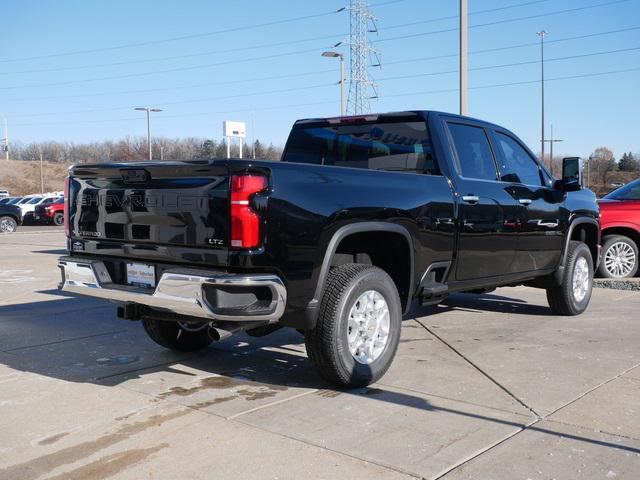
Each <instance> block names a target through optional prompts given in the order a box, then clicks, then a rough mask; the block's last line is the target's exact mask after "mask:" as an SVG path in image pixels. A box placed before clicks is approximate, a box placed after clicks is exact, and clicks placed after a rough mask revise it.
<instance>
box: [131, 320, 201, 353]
mask: <svg viewBox="0 0 640 480" xmlns="http://www.w3.org/2000/svg"><path fill="white" fill-rule="evenodd" d="M142 326H143V327H144V330H145V332H147V335H149V337H150V338H151V340H153V341H154V342H156V343H157V344H158V345H161V346H163V347H165V348H169V349H171V350H177V351H179V352H195V351H197V350H202V349H203V348H205V347H208V346H209V345H210V344H211V342H213V339H212V338H211V336H210V335H209V325H208V324H207V323H184V322H175V321H167V320H157V319H154V318H148V317H147V318H145V319H144V320H142Z"/></svg>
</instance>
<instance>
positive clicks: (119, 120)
mask: <svg viewBox="0 0 640 480" xmlns="http://www.w3.org/2000/svg"><path fill="white" fill-rule="evenodd" d="M637 71H640V67H636V68H626V69H621V70H610V71H605V72H595V73H583V74H576V75H567V76H562V77H553V78H548V79H545V81H561V80H575V79H580V78H589V77H597V76H603V75H613V74H618V73H629V72H637ZM536 83H539V80H525V81H520V82H508V83H494V84H489V85H478V86H475V87H469V89H470V90H480V89H490V88H501V87H509V86H517V85H530V84H536ZM457 91H458V89H457V88H449V89H443V90H427V91H419V92H405V93H398V94H391V95H385V96H383V97H381V98H395V97H405V96H415V95H429V94H438V93H448V92H457ZM334 103H335V100H334V99H331V100H326V101H318V102H310V103H299V104H292V105H272V106H265V107H250V108H244V109H233V110H219V111H213V112H198V113H185V114H176V115H165V116H163V117H162V120H165V119H167V118H184V117H196V116H207V115H218V114H223V113H239V112H250V111H254V110H255V111H258V110H278V109H286V108H297V107H307V106H313V105H332V104H334ZM158 120H161V119H160V118H158ZM123 121H139V118H137V117H126V118H112V119H103V120H80V121H68V122H37V123H17V124H14V126H15V127H31V126H41V125H76V124H85V123H111V122H123Z"/></svg>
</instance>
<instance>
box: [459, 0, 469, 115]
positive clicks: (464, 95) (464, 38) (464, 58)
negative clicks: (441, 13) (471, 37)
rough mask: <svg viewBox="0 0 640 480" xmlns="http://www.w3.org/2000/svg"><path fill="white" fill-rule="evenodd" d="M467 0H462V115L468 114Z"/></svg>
mask: <svg viewBox="0 0 640 480" xmlns="http://www.w3.org/2000/svg"><path fill="white" fill-rule="evenodd" d="M467 17H468V9H467V0H460V115H466V114H467V30H468V29H467Z"/></svg>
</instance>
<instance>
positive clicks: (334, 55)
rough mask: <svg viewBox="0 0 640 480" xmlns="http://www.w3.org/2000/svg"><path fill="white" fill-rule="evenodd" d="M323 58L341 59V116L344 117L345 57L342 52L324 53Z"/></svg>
mask: <svg viewBox="0 0 640 480" xmlns="http://www.w3.org/2000/svg"><path fill="white" fill-rule="evenodd" d="M322 56H323V57H328V58H339V59H340V81H339V82H338V84H339V85H340V116H341V117H344V55H343V54H342V53H340V52H322Z"/></svg>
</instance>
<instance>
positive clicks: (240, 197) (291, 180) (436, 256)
mask: <svg viewBox="0 0 640 480" xmlns="http://www.w3.org/2000/svg"><path fill="white" fill-rule="evenodd" d="M563 169H564V173H563V178H562V179H560V180H556V179H555V178H553V176H552V175H551V174H550V173H549V172H548V171H547V169H546V168H545V167H544V166H543V165H542V164H540V163H539V162H538V160H537V159H536V157H535V156H534V155H533V154H532V153H531V151H530V150H529V149H528V148H527V147H526V146H525V145H524V143H522V142H521V141H520V140H519V139H518V137H516V136H515V135H514V134H513V133H511V132H510V131H508V130H506V129H504V128H502V127H499V126H497V125H493V124H490V123H487V122H483V121H479V120H475V119H472V118H467V117H461V116H457V115H452V114H446V113H439V112H426V111H409V112H399V113H389V114H382V115H366V116H359V117H342V118H329V119H311V120H300V121H298V122H296V123H295V125H294V126H293V129H292V132H291V134H290V136H289V139H288V141H287V144H286V147H285V150H284V153H283V156H282V160H281V161H280V162H271V161H260V160H241V159H232V160H226V159H224V160H222V159H221V160H213V161H196V160H193V161H184V162H154V163H147V162H144V163H124V164H95V165H84V164H83V165H76V166H75V167H73V168H72V169H71V170H70V176H69V178H68V181H67V187H66V193H65V199H66V201H67V202H68V205H67V208H66V215H67V217H68V218H66V219H65V220H66V221H65V226H66V229H67V235H68V250H69V254H68V255H67V256H65V257H62V258H60V260H59V266H60V268H61V270H62V283H61V288H62V289H63V290H66V291H69V292H76V293H80V294H84V295H91V296H94V297H100V298H106V299H111V300H114V301H116V302H118V303H119V306H118V307H117V312H118V316H119V317H122V318H125V319H130V320H142V323H143V325H144V328H145V330H146V331H147V333H148V334H149V336H150V337H151V338H152V339H153V340H154V341H156V342H157V343H159V344H160V345H163V346H165V347H168V348H171V349H177V350H196V349H201V348H204V347H206V346H208V345H209V344H210V343H211V342H212V341H214V340H219V339H222V338H226V337H228V336H229V335H231V334H233V333H234V332H238V331H246V332H247V333H248V334H250V335H255V336H261V335H265V334H268V333H270V332H272V331H274V330H275V329H277V328H280V327H283V326H285V327H292V328H296V329H298V330H300V331H303V332H304V335H305V342H306V347H307V352H308V355H309V358H310V360H311V361H312V362H313V364H314V365H315V366H316V367H317V368H318V370H319V371H320V373H321V374H322V376H323V377H325V378H326V379H328V380H330V381H332V382H335V383H337V384H340V385H344V386H363V385H367V384H369V383H371V382H374V381H376V380H377V379H379V378H380V377H381V376H382V375H383V374H384V373H385V371H386V370H387V368H388V367H389V365H390V364H391V362H392V360H393V357H394V355H395V352H396V349H397V346H398V341H399V337H400V330H401V321H402V316H403V314H404V313H406V312H407V311H408V309H409V307H410V305H411V303H412V302H413V301H416V300H417V301H419V302H421V303H422V304H424V305H428V304H436V303H438V302H441V301H442V300H443V299H444V298H446V297H447V295H448V294H450V293H452V292H469V291H471V292H485V291H490V290H492V289H494V288H495V287H499V286H505V285H522V284H526V285H530V286H534V287H539V288H544V289H546V291H547V297H548V300H549V305H550V307H551V309H552V310H553V311H554V312H556V313H557V314H560V315H576V314H580V313H581V312H583V311H584V310H585V309H586V308H587V305H588V303H589V299H590V297H591V288H592V278H593V271H594V267H595V266H596V264H597V262H598V259H599V256H600V246H599V244H600V233H599V231H600V230H599V223H598V222H599V212H598V206H597V204H596V199H595V196H594V194H593V193H592V192H591V191H589V190H585V189H582V188H581V183H580V175H581V173H580V172H581V164H580V161H579V159H577V158H569V159H565V161H564V165H563Z"/></svg>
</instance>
